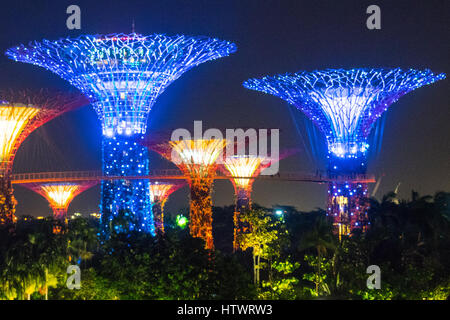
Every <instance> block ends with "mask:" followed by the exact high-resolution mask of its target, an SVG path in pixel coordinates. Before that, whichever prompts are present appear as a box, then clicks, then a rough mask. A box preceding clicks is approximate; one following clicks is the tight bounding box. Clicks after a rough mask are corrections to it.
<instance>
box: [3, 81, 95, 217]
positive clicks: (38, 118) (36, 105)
mask: <svg viewBox="0 0 450 320" xmlns="http://www.w3.org/2000/svg"><path fill="white" fill-rule="evenodd" d="M88 103H89V102H88V100H87V99H86V98H84V97H83V96H82V95H80V94H77V93H68V94H65V93H59V92H51V91H49V90H43V89H42V90H40V91H29V90H28V91H27V90H24V91H12V90H3V91H0V223H11V222H14V221H15V216H14V211H15V204H16V201H15V199H14V196H13V189H12V185H11V178H10V175H11V172H12V166H13V161H14V157H15V156H16V153H17V150H18V149H19V147H20V145H21V144H22V142H23V141H24V140H25V139H26V138H27V137H28V136H29V135H30V134H31V133H32V132H33V131H34V130H35V129H36V128H38V127H40V126H42V125H43V124H45V123H46V122H48V121H50V120H52V119H53V118H55V117H57V116H59V115H61V114H62V113H64V112H67V111H70V110H73V109H75V108H77V107H81V106H83V105H86V104H88Z"/></svg>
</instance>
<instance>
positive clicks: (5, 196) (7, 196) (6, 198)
mask: <svg viewBox="0 0 450 320" xmlns="http://www.w3.org/2000/svg"><path fill="white" fill-rule="evenodd" d="M16 204H17V201H16V199H15V198H14V194H13V188H12V185H11V180H10V179H8V178H7V177H6V178H5V177H0V224H2V225H5V224H12V223H14V222H15V221H16V216H15V212H16Z"/></svg>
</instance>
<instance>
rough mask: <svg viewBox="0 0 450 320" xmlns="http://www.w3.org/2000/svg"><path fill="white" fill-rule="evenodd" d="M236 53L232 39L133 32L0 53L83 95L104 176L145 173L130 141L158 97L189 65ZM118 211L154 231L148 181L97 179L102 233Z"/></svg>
mask: <svg viewBox="0 0 450 320" xmlns="http://www.w3.org/2000/svg"><path fill="white" fill-rule="evenodd" d="M235 51H236V46H235V45H234V44H233V43H230V42H227V41H222V40H218V39H211V38H206V37H188V36H183V35H177V36H166V35H160V34H154V35H150V36H143V35H140V34H135V33H133V34H130V35H126V34H114V35H107V36H102V35H96V36H91V35H88V36H81V37H79V38H76V39H70V38H67V39H60V40H57V41H49V40H43V41H42V42H30V43H29V44H28V45H19V46H17V47H14V48H11V49H9V50H7V52H6V54H7V55H8V56H9V57H10V58H11V59H13V60H16V61H21V62H26V63H31V64H35V65H38V66H41V67H44V68H46V69H48V70H50V71H53V72H54V73H56V74H58V75H59V76H60V77H62V78H63V79H65V80H67V81H69V82H70V83H71V84H72V85H74V86H75V87H77V88H78V89H79V90H81V91H82V92H83V93H84V94H85V95H86V96H87V97H89V99H90V101H91V104H92V106H93V107H94V109H95V111H96V112H97V115H98V117H99V119H100V121H101V123H102V130H103V136H104V137H103V171H104V174H105V175H110V176H136V175H143V176H145V175H147V174H148V172H149V163H148V151H147V149H146V148H145V147H143V146H142V145H141V144H139V143H137V141H139V140H141V139H143V135H144V134H145V132H146V127H147V118H148V114H149V112H150V110H151V108H152V107H153V105H154V103H155V101H156V99H157V98H158V96H159V95H160V94H161V93H162V92H163V91H164V90H165V89H166V88H167V87H168V86H169V85H170V84H171V83H172V82H173V81H175V80H176V79H178V78H179V77H180V76H181V75H182V74H183V73H184V72H186V71H188V70H189V69H191V68H193V67H195V66H197V65H199V64H202V63H204V62H207V61H209V60H214V59H217V58H221V57H224V56H228V55H229V54H231V53H233V52H235ZM121 210H122V211H127V212H129V213H130V214H131V215H133V216H134V221H137V222H136V223H132V224H131V225H130V229H132V230H138V231H147V232H153V230H154V225H153V221H152V216H151V214H150V212H151V204H150V187H149V183H148V181H146V180H132V181H127V180H114V181H107V180H105V181H103V182H102V204H101V212H102V218H101V220H102V222H101V225H102V230H103V234H104V235H105V236H106V237H108V234H109V231H108V230H109V226H110V225H111V221H112V219H113V218H114V217H116V216H117V214H118V213H119V211H121Z"/></svg>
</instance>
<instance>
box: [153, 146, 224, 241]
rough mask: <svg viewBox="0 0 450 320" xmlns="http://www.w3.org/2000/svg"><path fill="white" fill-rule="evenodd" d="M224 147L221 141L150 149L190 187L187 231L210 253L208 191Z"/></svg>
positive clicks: (209, 194) (210, 236)
mask: <svg viewBox="0 0 450 320" xmlns="http://www.w3.org/2000/svg"><path fill="white" fill-rule="evenodd" d="M226 145H227V140H225V139H197V140H179V141H169V142H168V143H163V144H158V145H151V146H150V148H151V149H153V150H155V151H157V152H158V153H160V154H161V155H162V156H163V157H165V158H166V159H168V160H170V161H172V162H174V163H175V164H176V165H177V166H178V167H179V168H180V170H181V171H182V172H183V174H184V175H185V176H186V179H187V181H188V183H189V187H190V222H189V230H190V233H191V235H192V236H193V237H196V238H201V239H203V240H205V248H206V249H211V250H212V249H213V248H214V241H213V236H212V199H211V190H212V184H213V181H214V177H215V174H216V169H217V163H216V161H217V159H218V158H219V157H221V156H222V152H223V150H224V148H225V147H226Z"/></svg>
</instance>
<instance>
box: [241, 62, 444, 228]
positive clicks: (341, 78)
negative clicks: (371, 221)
mask: <svg viewBox="0 0 450 320" xmlns="http://www.w3.org/2000/svg"><path fill="white" fill-rule="evenodd" d="M443 78H445V75H444V74H434V73H432V72H431V71H430V70H424V71H419V70H414V69H409V70H402V69H399V68H397V69H364V68H362V69H349V70H344V69H327V70H322V71H313V72H298V73H294V74H284V75H278V76H269V77H264V78H261V79H250V80H247V81H245V82H244V87H246V88H248V89H252V90H257V91H261V92H264V93H269V94H272V95H274V96H277V97H280V98H282V99H283V100H285V101H287V102H288V103H290V104H292V105H294V106H295V107H296V108H297V109H299V110H301V111H302V112H303V113H305V115H306V116H307V117H308V118H309V119H311V120H312V121H313V122H314V123H315V124H316V125H317V127H318V128H319V130H320V131H321V132H322V133H323V134H324V135H325V137H326V140H327V144H328V158H329V164H328V171H329V174H330V176H332V177H334V176H336V177H338V176H352V175H355V174H364V173H366V166H367V164H366V154H367V149H368V147H369V145H368V143H367V138H368V136H369V133H370V131H371V129H372V127H373V124H374V122H375V121H376V120H377V119H378V118H379V117H380V116H381V115H382V113H383V112H384V111H386V110H387V109H388V107H389V106H390V105H391V104H393V103H394V102H395V101H397V100H398V99H399V98H400V97H401V96H403V95H405V94H406V93H408V92H410V91H412V90H414V89H417V88H419V87H421V86H424V85H427V84H431V83H433V82H435V81H438V80H440V79H443ZM328 193H329V201H328V212H329V213H328V214H331V215H332V216H333V218H334V219H335V222H336V224H337V225H339V227H340V228H342V230H341V231H342V232H341V233H343V234H346V233H348V232H349V230H350V229H351V228H353V227H364V221H365V218H366V213H367V212H366V211H367V206H366V205H361V201H360V200H361V198H365V197H366V193H367V185H366V184H364V183H351V181H344V182H342V183H340V182H339V183H338V182H335V183H330V186H329V191H328Z"/></svg>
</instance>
